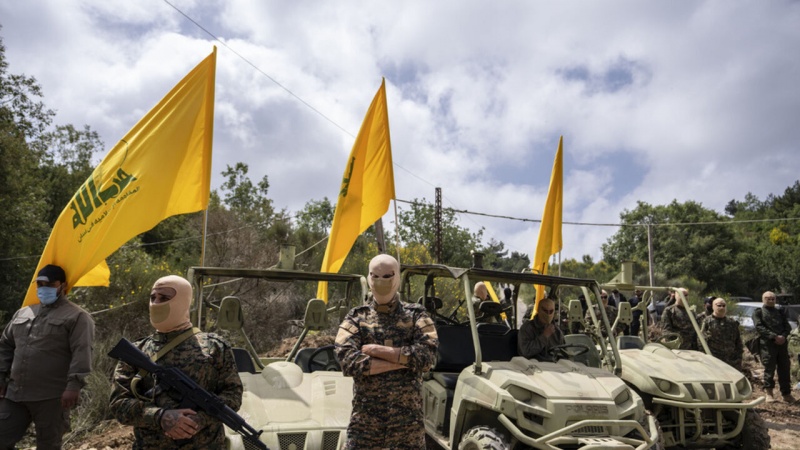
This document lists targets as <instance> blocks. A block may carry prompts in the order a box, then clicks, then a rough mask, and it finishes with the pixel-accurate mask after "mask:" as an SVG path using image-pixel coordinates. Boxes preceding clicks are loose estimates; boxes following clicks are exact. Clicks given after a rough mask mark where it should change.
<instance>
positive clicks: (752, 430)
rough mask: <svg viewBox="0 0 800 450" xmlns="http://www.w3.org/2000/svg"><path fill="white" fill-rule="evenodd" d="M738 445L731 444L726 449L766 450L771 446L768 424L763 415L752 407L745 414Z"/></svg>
mask: <svg viewBox="0 0 800 450" xmlns="http://www.w3.org/2000/svg"><path fill="white" fill-rule="evenodd" d="M737 441H738V442H737V444H738V445H731V446H728V447H725V449H746V450H751V449H752V450H766V449H768V448H770V438H769V432H768V431H767V424H766V422H764V419H762V418H761V416H760V415H759V414H758V413H757V412H755V411H753V410H752V409H749V410H747V413H745V416H744V428H742V432H741V433H739V437H738V439H737Z"/></svg>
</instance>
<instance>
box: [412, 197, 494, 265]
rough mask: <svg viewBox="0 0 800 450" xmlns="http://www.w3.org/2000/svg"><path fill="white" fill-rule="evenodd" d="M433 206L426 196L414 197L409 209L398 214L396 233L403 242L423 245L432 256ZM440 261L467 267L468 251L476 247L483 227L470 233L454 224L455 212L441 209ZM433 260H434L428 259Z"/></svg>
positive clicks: (468, 262) (468, 260) (470, 263)
mask: <svg viewBox="0 0 800 450" xmlns="http://www.w3.org/2000/svg"><path fill="white" fill-rule="evenodd" d="M435 219H436V217H435V208H434V206H433V205H431V204H429V203H426V202H425V199H424V198H423V199H422V200H418V199H415V200H414V202H413V203H412V204H411V209H410V210H405V211H400V212H399V214H398V224H397V225H398V226H397V232H398V233H400V239H401V240H402V241H403V242H405V243H406V245H408V244H411V243H415V244H421V245H423V246H425V247H426V248H427V249H428V251H429V252H430V253H431V254H432V255H433V249H434V248H435V242H436V235H435V230H436V228H435V224H436V221H435ZM441 225H442V247H443V248H442V263H443V264H447V265H451V266H456V267H470V266H471V265H472V255H471V253H470V252H472V251H473V250H476V249H479V248H480V245H481V238H482V237H483V228H481V229H480V230H479V231H478V232H476V233H472V232H470V230H469V229H467V228H464V227H461V226H459V225H458V223H457V217H456V213H455V212H454V211H453V210H451V209H443V210H442V224H441ZM430 262H433V261H430Z"/></svg>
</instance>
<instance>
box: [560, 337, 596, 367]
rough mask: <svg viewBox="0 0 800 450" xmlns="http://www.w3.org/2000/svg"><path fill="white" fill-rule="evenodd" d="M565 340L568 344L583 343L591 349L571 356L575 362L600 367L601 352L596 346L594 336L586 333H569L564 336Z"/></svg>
mask: <svg viewBox="0 0 800 450" xmlns="http://www.w3.org/2000/svg"><path fill="white" fill-rule="evenodd" d="M564 342H565V343H567V344H581V345H585V346H587V347H589V351H588V352H586V353H584V354H582V355H578V356H575V357H573V358H571V359H572V360H573V361H575V362H579V363H583V364H585V365H586V366H588V367H597V368H599V367H600V353H599V352H598V351H597V347H595V346H594V342H592V338H591V337H589V336H587V335H585V334H568V335H566V336H564Z"/></svg>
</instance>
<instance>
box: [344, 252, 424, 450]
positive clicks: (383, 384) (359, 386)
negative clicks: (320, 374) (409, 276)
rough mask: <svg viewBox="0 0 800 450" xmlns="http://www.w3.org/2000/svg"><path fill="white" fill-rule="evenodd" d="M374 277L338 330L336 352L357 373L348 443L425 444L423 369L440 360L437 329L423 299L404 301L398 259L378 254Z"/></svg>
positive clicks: (378, 445) (352, 373)
mask: <svg viewBox="0 0 800 450" xmlns="http://www.w3.org/2000/svg"><path fill="white" fill-rule="evenodd" d="M368 282H369V287H370V289H371V290H372V293H371V295H370V298H369V299H368V300H367V302H366V304H365V305H364V306H358V307H356V308H353V309H352V310H351V311H350V312H349V313H348V314H347V317H345V319H344V321H343V322H342V323H341V325H340V326H339V333H338V334H337V335H336V357H337V358H338V360H339V363H340V364H341V366H342V371H343V372H344V374H345V375H348V376H352V377H353V412H352V415H351V416H350V425H349V426H348V428H347V435H348V441H347V446H346V448H347V449H373V448H391V449H420V448H425V427H424V425H423V421H422V419H423V410H422V374H423V373H424V372H427V371H428V370H430V368H431V367H433V366H434V365H435V363H436V350H437V348H438V345H439V340H438V337H437V335H436V329H435V328H434V326H433V321H432V320H431V319H430V317H428V314H427V313H426V312H425V308H424V307H423V306H422V305H417V304H410V303H403V302H401V301H400V296H399V294H398V293H397V291H398V289H399V287H400V265H399V264H398V263H397V260H395V259H394V258H392V257H391V256H389V255H378V256H376V257H375V258H373V259H372V261H370V263H369V277H368Z"/></svg>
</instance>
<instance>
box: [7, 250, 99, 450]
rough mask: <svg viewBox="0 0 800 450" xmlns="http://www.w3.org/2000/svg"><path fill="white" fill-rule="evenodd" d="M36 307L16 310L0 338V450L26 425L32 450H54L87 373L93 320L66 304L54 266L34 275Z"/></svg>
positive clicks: (18, 436) (64, 283)
mask: <svg viewBox="0 0 800 450" xmlns="http://www.w3.org/2000/svg"><path fill="white" fill-rule="evenodd" d="M36 285H37V290H36V294H37V296H38V298H39V302H40V303H39V304H36V305H30V306H26V307H25V308H22V309H20V310H19V311H17V312H16V314H14V317H12V318H11V322H9V323H8V325H6V328H5V330H3V335H2V337H0V449H3V450H5V449H12V448H14V444H16V443H17V442H18V441H19V440H20V439H22V437H23V436H24V435H25V431H26V430H27V429H28V425H30V423H31V422H33V423H34V425H35V426H36V448H38V449H40V450H48V449H60V448H61V441H62V436H63V434H64V433H65V432H67V431H69V413H70V410H71V409H72V408H73V407H74V406H75V405H77V404H78V399H79V397H80V392H81V388H83V387H84V386H85V385H86V377H87V376H88V375H89V373H90V372H91V370H92V342H93V340H94V321H93V320H92V317H91V316H90V315H89V313H87V312H86V311H84V310H83V309H82V308H80V307H79V306H77V305H76V304H74V303H72V302H70V301H69V300H67V276H66V274H65V273H64V269H62V268H61V267H59V266H56V265H52V264H50V265H47V266H44V267H43V268H42V269H41V270H40V271H39V273H38V274H37V276H36Z"/></svg>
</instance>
